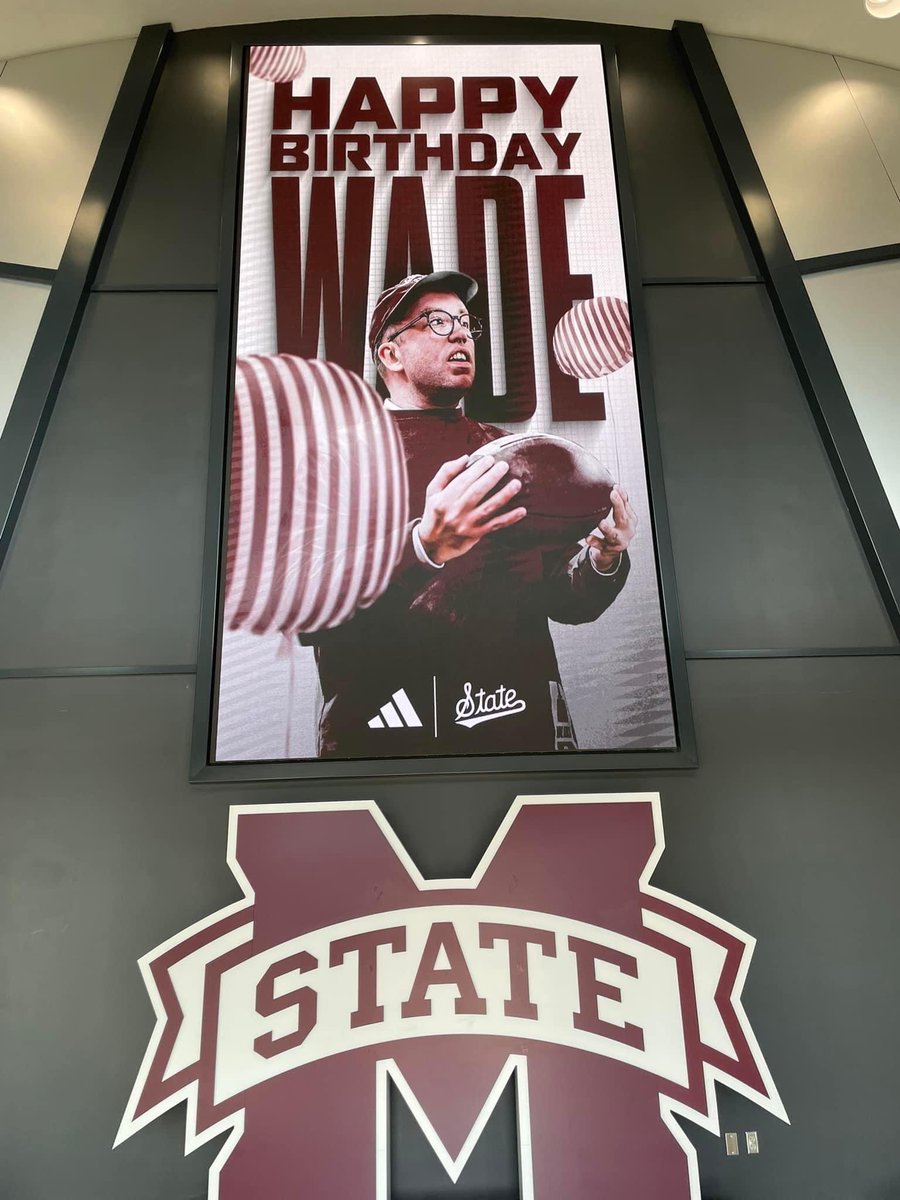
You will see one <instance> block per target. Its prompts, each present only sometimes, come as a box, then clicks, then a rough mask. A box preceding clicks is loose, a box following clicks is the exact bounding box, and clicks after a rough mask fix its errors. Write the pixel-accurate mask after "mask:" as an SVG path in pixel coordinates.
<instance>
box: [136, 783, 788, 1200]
mask: <svg viewBox="0 0 900 1200" xmlns="http://www.w3.org/2000/svg"><path fill="white" fill-rule="evenodd" d="M662 850H663V832H662V821H661V815H660V806H659V797H658V796H655V795H652V794H642V793H634V794H624V795H607V796H571V797H557V798H547V797H529V798H524V799H519V800H517V801H516V802H515V804H514V805H513V806H512V807H511V809H510V811H509V813H508V814H507V816H506V818H505V819H504V821H503V823H502V825H501V826H500V828H499V830H498V832H497V834H496V836H495V838H494V839H493V841H492V843H491V845H490V846H489V847H488V849H487V851H486V852H485V855H484V857H483V859H482V860H481V862H480V864H479V866H478V868H477V869H476V871H475V873H474V874H473V876H472V877H471V878H470V879H429V880H426V879H424V878H423V877H422V875H421V874H420V873H419V871H417V869H416V867H415V865H414V864H413V863H412V861H411V860H410V858H409V856H408V854H407V853H406V851H405V850H404V848H403V846H402V844H401V843H400V841H399V840H398V839H397V837H396V836H395V834H394V833H393V831H392V829H391V828H390V826H389V825H388V824H387V822H386V821H385V819H384V817H383V816H382V814H381V812H380V811H379V809H378V808H377V806H375V805H374V804H366V803H362V804H339V803H338V804H313V805H256V806H246V807H235V808H233V809H232V813H231V825H230V835H229V849H228V862H229V865H230V867H231V869H232V871H233V872H234V875H235V877H236V879H237V880H238V882H239V883H240V884H241V887H242V889H243V891H244V899H242V900H240V901H238V902H237V903H236V904H232V905H231V906H230V907H229V908H227V909H223V910H222V911H220V912H218V913H215V914H214V915H212V916H210V917H208V918H206V919H204V920H202V921H199V922H198V923H197V924H196V925H194V926H192V927H191V928H190V929H188V930H186V931H185V932H184V933H182V934H180V935H178V936H176V937H173V938H171V939H170V940H169V941H168V942H166V943H165V944H164V945H162V946H160V947H158V948H157V949H156V950H154V951H153V952H151V953H150V954H148V955H147V956H146V957H145V958H144V959H143V960H142V962H141V969H142V971H143V975H144V981H145V983H146V985H147V989H148V992H149V993H150V995H151V997H152V999H153V1004H154V1009H155V1012H156V1017H157V1023H156V1028H155V1031H154V1034H153V1037H152V1040H151V1043H150V1046H149V1049H148V1051H147V1054H146V1057H145V1060H144V1064H143V1066H142V1068H141V1071H140V1075H139V1078H138V1081H137V1083H136V1085H135V1088H134V1091H133V1094H132V1097H131V1100H130V1102H129V1105H128V1110H127V1113H126V1115H125V1117H124V1119H123V1122H122V1126H121V1129H120V1132H119V1140H120V1141H121V1140H123V1139H124V1138H127V1137H130V1136H131V1135H132V1134H135V1133H137V1132H138V1131H139V1130H140V1129H142V1128H144V1127H145V1126H146V1125H147V1124H148V1123H149V1122H150V1121H153V1120H155V1119H156V1118H157V1117H159V1116H161V1115H162V1114H163V1113H165V1112H167V1111H168V1110H169V1109H171V1108H172V1107H173V1106H175V1105H177V1104H180V1103H181V1102H183V1101H186V1102H187V1130H188V1132H187V1150H188V1151H190V1150H193V1149H195V1148H196V1147H198V1146H200V1145H202V1144H203V1143H204V1142H207V1141H209V1139H211V1138H214V1137H216V1136H218V1135H220V1134H222V1133H224V1132H226V1131H229V1130H230V1131H231V1133H230V1136H229V1137H228V1138H227V1140H226V1141H225V1142H224V1145H223V1148H222V1150H221V1152H220V1153H219V1154H218V1155H217V1157H216V1160H215V1162H214V1163H213V1166H212V1168H211V1171H210V1188H209V1195H210V1197H218V1200H251V1198H252V1200H269V1198H270V1197H271V1198H272V1200H274V1198H275V1197H282V1196H288V1195H292V1194H294V1193H295V1192H296V1189H297V1186H298V1183H297V1181H302V1191H303V1193H304V1194H306V1195H310V1196H323V1197H324V1196H347V1197H350V1196H352V1197H354V1198H355V1200H387V1197H388V1196H389V1195H390V1194H391V1193H390V1144H391V1141H390V1130H389V1116H388V1114H389V1104H388V1094H389V1089H390V1088H391V1087H393V1088H394V1089H396V1090H398V1091H399V1093H400V1095H401V1096H402V1098H403V1100H404V1102H405V1103H406V1104H407V1105H408V1106H409V1109H410V1110H411V1112H412V1114H413V1116H414V1117H415V1119H416V1120H417V1121H418V1123H419V1125H420V1127H421V1129H422V1131H423V1133H424V1134H425V1136H426V1137H427V1139H428V1141H429V1143H430V1145H431V1147H432V1149H433V1150H434V1152H435V1154H436V1155H437V1157H438V1158H439V1160H440V1162H441V1163H442V1164H443V1165H444V1167H445V1169H446V1171H447V1173H448V1175H449V1176H450V1177H451V1179H453V1180H454V1181H456V1180H457V1179H458V1178H459V1176H460V1175H461V1173H462V1172H463V1170H464V1168H465V1165H466V1162H467V1160H468V1158H469V1156H470V1154H471V1152H472V1150H473V1149H474V1147H475V1145H476V1143H477V1142H478V1139H479V1136H480V1135H481V1133H482V1131H483V1130H484V1127H485V1124H486V1122H487V1120H488V1118H489V1116H490V1114H491V1112H492V1110H493V1108H494V1107H495V1106H496V1104H497V1102H498V1099H499V1097H500V1095H501V1093H502V1092H503V1091H504V1089H505V1088H506V1087H507V1086H515V1088H516V1093H517V1105H516V1108H517V1114H518V1155H519V1186H520V1192H521V1195H522V1197H523V1200H555V1198H557V1197H562V1196H564V1197H566V1200H594V1198H595V1197H597V1196H605V1197H609V1198H610V1200H625V1197H629V1198H631V1197H637V1196H640V1197H648V1198H649V1197H654V1198H658V1200H663V1198H664V1200H699V1197H700V1187H699V1181H698V1172H697V1164H696V1157H695V1154H694V1150H693V1147H692V1145H691V1142H690V1140H689V1139H688V1137H687V1136H686V1134H685V1131H684V1130H683V1129H682V1127H681V1126H680V1124H679V1122H678V1120H677V1119H676V1118H684V1117H687V1118H688V1119H689V1120H690V1121H693V1122H696V1123H698V1124H699V1125H701V1126H702V1127H704V1128H705V1129H708V1130H712V1131H713V1132H716V1133H718V1131H719V1123H718V1113H717V1108H716V1084H717V1083H722V1084H725V1085H726V1086H728V1087H730V1088H732V1089H733V1090H735V1091H737V1092H739V1093H740V1094H741V1095H743V1096H745V1097H747V1098H749V1099H750V1100H752V1101H754V1102H755V1103H757V1104H759V1105H760V1106H761V1107H762V1108H763V1109H765V1110H766V1111H767V1112H769V1113H772V1114H773V1115H775V1116H777V1117H780V1118H782V1119H785V1120H786V1119H787V1118H786V1115H785V1112H784V1109H783V1107H782V1104H781V1101H780V1099H779V1097H778V1093H777V1091H776V1089H775V1086H774V1084H773V1082H772V1079H771V1076H770V1074H769V1072H768V1069H767V1067H766V1064H765V1062H764V1060H763V1058H762V1055H761V1054H760V1052H759V1049H758V1047H757V1045H756V1041H755V1039H754V1037H753V1033H752V1031H751V1029H750V1026H749V1023H748V1021H747V1018H746V1016H745V1014H744V1011H743V1009H742V1006H741V991H742V988H743V985H744V979H745V976H746V972H747V967H748V965H749V960H750V955H751V953H752V946H753V941H752V939H751V938H749V937H747V935H746V934H743V933H741V932H740V930H738V929H735V928H734V927H733V926H731V925H729V924H728V923H727V922H725V921H722V920H719V919H718V918H716V917H713V916H711V915H710V914H709V913H707V912H704V911H703V910H702V909H700V908H698V907H697V906H696V905H693V904H690V903H688V902H686V901H684V900H680V899H678V898H677V897H675V896H672V895H670V894H669V893H667V892H664V891H662V890H661V889H659V888H657V887H654V886H653V885H652V884H651V882H650V879H651V877H652V874H653V871H654V869H655V867H656V864H657V862H658V860H659V857H660V855H661V854H662ZM360 864H364V866H363V867H361V866H360Z"/></svg>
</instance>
